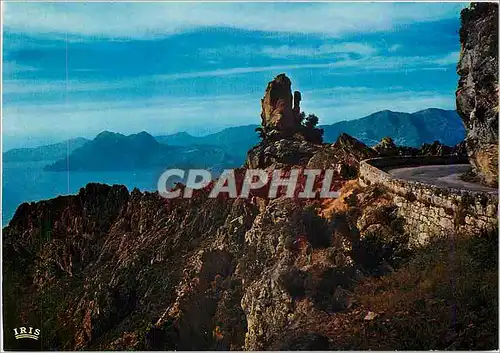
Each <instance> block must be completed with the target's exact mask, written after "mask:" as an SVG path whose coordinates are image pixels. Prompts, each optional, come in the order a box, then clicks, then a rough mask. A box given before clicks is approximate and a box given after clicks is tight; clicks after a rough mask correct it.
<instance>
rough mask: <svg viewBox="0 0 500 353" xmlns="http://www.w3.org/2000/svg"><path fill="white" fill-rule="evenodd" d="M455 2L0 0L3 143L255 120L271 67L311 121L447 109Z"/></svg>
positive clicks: (211, 127) (455, 44) (454, 54)
mask: <svg viewBox="0 0 500 353" xmlns="http://www.w3.org/2000/svg"><path fill="white" fill-rule="evenodd" d="M465 6H466V3H66V4H63V3H4V4H3V20H4V21H3V24H4V27H3V37H4V38H3V138H4V149H8V148H12V147H20V146H34V145H39V144H43V143H49V142H55V141H60V140H63V139H66V138H72V137H77V136H84V137H93V136H95V135H96V134H98V133H99V132H100V131H102V130H105V129H106V130H111V131H117V132H121V133H125V134H130V133H134V132H139V131H142V130H146V131H148V132H150V133H152V134H154V135H157V134H168V133H174V132H177V131H188V132H190V133H192V134H195V135H200V134H206V133H210V132H215V131H218V130H220V129H222V128H224V127H228V126H236V125H246V124H258V123H259V122H260V117H259V114H260V99H261V98H262V95H263V93H264V89H265V87H266V84H267V82H269V81H270V80H271V79H272V78H273V77H274V76H276V75H277V74H279V73H281V72H285V73H286V74H287V75H288V76H290V77H291V79H292V82H293V87H292V89H297V90H300V91H301V92H302V98H303V102H302V107H303V109H304V110H305V111H306V112H314V113H315V114H317V115H318V116H319V117H320V123H322V124H330V123H334V122H336V121H340V120H348V119H355V118H359V117H362V116H365V115H367V114H370V113H372V112H375V111H378V110H383V109H390V110H396V111H405V112H413V111H417V110H420V109H425V108H429V107H437V108H444V109H454V108H455V97H454V92H455V88H456V85H457V75H456V73H455V66H456V63H457V60H458V53H459V50H460V45H459V40H458V29H459V15H460V10H461V9H462V8H463V7H465Z"/></svg>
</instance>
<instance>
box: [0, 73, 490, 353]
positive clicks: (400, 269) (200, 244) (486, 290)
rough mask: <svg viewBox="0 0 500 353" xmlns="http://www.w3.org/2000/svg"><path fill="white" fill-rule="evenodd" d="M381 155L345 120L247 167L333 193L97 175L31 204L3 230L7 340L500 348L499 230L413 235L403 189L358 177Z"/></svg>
mask: <svg viewBox="0 0 500 353" xmlns="http://www.w3.org/2000/svg"><path fill="white" fill-rule="evenodd" d="M285 83H286V82H285ZM285 86H286V87H288V84H287V83H286V84H285ZM271 91H272V90H271ZM285 91H286V95H287V97H288V93H289V91H288V89H286V90H285ZM266 95H268V92H267V93H266ZM269 96H272V97H274V96H273V95H272V94H270V95H269ZM295 96H296V101H298V100H299V96H298V95H295ZM290 99H292V98H291V96H290ZM278 101H279V99H278ZM270 102H277V101H275V100H274V99H270ZM287 102H288V100H287ZM273 104H274V103H273ZM280 104H281V103H279V104H278V106H280V107H281V105H280ZM274 110H275V109H274ZM274 110H273V111H274ZM263 111H267V110H266V109H263ZM269 111H271V110H269ZM285 111H287V112H288V110H285ZM285 111H283V112H285ZM273 114H274V113H273ZM273 114H271V116H274V117H278V116H280V118H279V119H278V120H280V119H281V118H282V117H284V116H287V115H286V114H288V113H286V114H285V115H280V114H282V113H279V114H277V115H273ZM283 114H284V113H283ZM265 116H267V115H265ZM266 121H267V120H266ZM266 124H267V123H266ZM386 142H387V141H386ZM377 155H378V152H377V151H375V150H374V149H371V148H369V147H367V146H366V145H364V144H363V143H361V142H359V141H357V140H356V139H354V138H352V137H350V136H348V135H345V134H344V135H341V136H340V137H339V139H338V140H337V141H336V143H335V144H332V145H330V144H320V143H312V142H310V141H307V140H304V139H302V138H300V137H297V136H293V135H292V136H289V137H288V138H284V137H283V136H279V137H276V136H275V137H273V138H270V139H264V140H263V141H262V142H261V143H260V144H259V145H258V146H256V147H255V148H254V149H252V150H251V151H249V154H248V161H247V167H251V168H257V167H258V168H266V169H267V170H268V171H272V170H273V169H276V168H287V169H289V168H297V169H302V168H304V167H309V168H319V169H326V168H333V169H335V170H336V171H337V175H336V177H337V184H336V185H337V186H338V187H341V188H342V189H341V196H340V197H339V198H336V199H310V200H306V199H297V198H286V197H284V196H280V195H281V194H280V195H278V197H277V198H275V199H269V198H267V197H263V195H260V194H258V193H255V194H252V195H251V197H250V198H247V199H241V198H236V199H231V198H228V197H227V194H221V195H220V196H219V197H217V198H209V197H208V195H209V191H210V187H211V186H212V184H211V185H209V186H207V187H206V188H204V189H201V190H196V191H195V192H194V194H193V197H192V198H190V199H170V200H167V199H164V198H162V197H160V195H159V194H158V193H156V192H155V193H148V192H140V191H138V190H133V191H132V192H129V191H128V190H127V189H126V188H125V187H123V186H118V185H114V186H107V185H100V184H89V185H87V186H86V187H85V188H82V189H81V190H80V192H79V193H78V194H77V195H71V196H61V197H58V198H55V199H51V200H47V201H41V202H36V203H24V204H22V205H21V206H19V208H18V210H17V211H16V214H15V215H14V217H13V219H12V221H11V222H10V224H9V225H8V226H7V227H5V228H4V229H3V244H2V245H3V246H2V255H3V261H4V262H3V280H4V282H3V285H4V287H3V290H4V291H3V300H4V303H3V304H4V305H3V314H4V316H3V318H4V320H3V324H4V342H5V346H6V348H8V349H27V347H26V346H25V345H23V344H24V342H23V340H16V339H15V338H14V337H13V335H12V331H13V328H15V327H20V326H26V325H30V326H33V327H37V328H39V329H40V330H41V338H40V340H39V341H37V342H36V344H38V346H37V347H30V348H37V349H44V350H80V349H85V350H209V349H212V350H242V349H246V350H266V349H267V350H269V349H272V350H281V349H286V350H297V349H306V350H333V349H340V350H347V349H359V350H366V349H381V350H391V349H413V350H422V349H426V350H427V349H446V348H448V349H460V348H461V349H471V348H476V349H494V348H495V347H498V327H497V316H496V311H495V310H496V309H497V299H496V295H497V292H498V287H497V286H496V284H497V282H498V271H497V267H496V265H497V262H496V259H497V257H498V252H497V250H498V247H497V245H495V242H494V239H497V237H496V234H494V236H491V235H489V234H485V236H484V237H483V238H481V239H472V240H471V239H470V238H469V239H467V238H466V237H464V238H463V239H462V238H461V237H456V234H451V235H450V236H452V237H453V247H454V248H453V251H454V252H453V256H452V257H451V256H449V249H450V245H449V244H450V243H449V241H448V240H447V239H444V240H440V239H438V240H437V241H436V243H435V244H430V245H429V246H428V247H426V248H423V249H411V248H410V247H409V238H408V235H407V234H406V233H405V231H404V222H405V221H404V219H402V218H400V217H398V215H397V212H395V208H396V206H395V204H394V202H393V198H392V197H391V196H390V195H389V194H388V193H387V192H386V191H385V190H384V188H383V187H380V186H378V185H371V186H366V187H362V186H360V185H359V184H358V183H357V181H356V180H355V179H356V177H357V173H358V168H359V162H360V160H362V159H365V158H369V157H373V156H377ZM244 171H245V168H240V169H237V170H236V171H235V174H236V176H237V179H238V180H239V181H241V176H242V173H243V172H244ZM303 182H304V180H303V179H300V185H303ZM237 184H238V185H239V183H238V182H237ZM495 251H496V252H495ZM450 276H453V280H450ZM450 313H453V315H450Z"/></svg>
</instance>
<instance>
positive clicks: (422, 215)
mask: <svg viewBox="0 0 500 353" xmlns="http://www.w3.org/2000/svg"><path fill="white" fill-rule="evenodd" d="M466 161H467V160H466V159H465V160H464V159H463V158H459V157H425V158H422V157H415V158H411V157H394V158H375V159H369V160H365V161H362V162H361V163H360V171H359V180H360V183H361V184H362V185H365V186H366V185H370V184H380V185H383V186H384V187H386V188H387V189H388V191H389V192H390V193H392V194H393V195H394V203H395V204H396V205H397V206H398V213H399V215H400V216H401V217H403V218H404V219H405V220H406V226H405V227H406V230H407V231H408V233H409V234H410V237H411V243H412V245H419V244H424V243H425V242H427V240H428V239H429V238H430V237H432V236H436V235H447V234H450V233H452V232H460V233H463V232H466V233H470V234H478V233H480V232H482V231H484V230H486V229H492V228H494V227H496V226H497V222H498V194H497V193H494V192H478V191H469V190H462V189H455V188H449V187H441V186H435V185H430V184H425V183H421V182H417V181H408V180H402V179H397V178H394V177H392V176H391V175H390V174H389V173H387V172H386V170H388V169H391V168H394V167H396V166H398V167H408V166H417V165H435V164H461V163H464V162H466Z"/></svg>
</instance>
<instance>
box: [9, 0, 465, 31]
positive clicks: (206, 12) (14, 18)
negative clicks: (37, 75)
mask: <svg viewBox="0 0 500 353" xmlns="http://www.w3.org/2000/svg"><path fill="white" fill-rule="evenodd" d="M4 5H5V4H4ZM464 6H466V4H465V3H369V2H366V3H334V2H331V3H192V2H186V3H180V2H175V3H174V2H164V3H158V2H157V3H128V2H127V3H119V2H115V3H95V2H88V3H33V2H31V3H28V2H24V3H21V2H20V3H9V4H8V6H6V7H5V9H4V10H5V11H4V12H5V13H4V29H6V30H7V31H12V32H21V33H30V34H51V35H66V34H70V35H79V36H102V37H108V38H154V37H158V36H165V35H169V34H175V33H180V32H184V31H188V30H192V29H197V28H206V27H229V28H238V29H245V30H252V31H268V32H288V33H301V34H306V33H308V34H317V35H327V36H337V37H338V36H341V35H346V34H350V33H359V32H373V31H382V30H390V29H392V28H394V27H395V26H399V25H405V24H411V23H415V22H426V21H433V20H439V19H443V18H456V17H458V15H459V10H460V9H461V8H462V7H464Z"/></svg>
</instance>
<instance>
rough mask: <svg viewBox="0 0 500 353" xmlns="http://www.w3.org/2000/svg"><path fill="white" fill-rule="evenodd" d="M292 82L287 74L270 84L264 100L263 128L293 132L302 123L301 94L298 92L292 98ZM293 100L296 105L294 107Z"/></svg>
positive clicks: (279, 76)
mask: <svg viewBox="0 0 500 353" xmlns="http://www.w3.org/2000/svg"><path fill="white" fill-rule="evenodd" d="M291 87H292V82H291V81H290V79H289V78H288V77H287V76H286V75H285V74H280V75H278V76H276V78H275V79H274V80H272V81H271V82H269V83H268V85H267V88H266V93H265V94H264V98H262V113H261V115H260V116H261V118H262V126H263V127H264V128H265V129H266V130H278V131H293V130H296V129H297V128H298V127H299V125H300V121H299V119H298V114H300V100H301V95H300V92H298V91H296V92H295V93H294V95H293V98H292V90H291ZM292 100H293V102H294V105H295V106H293V107H292Z"/></svg>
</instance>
